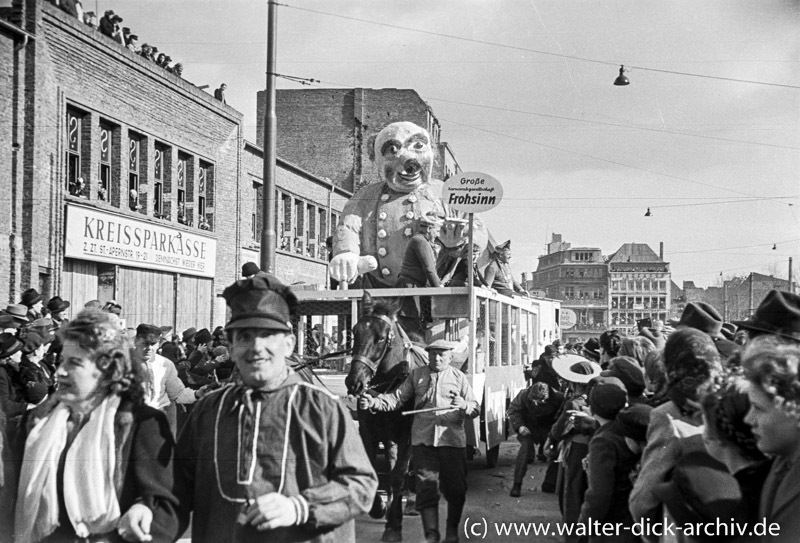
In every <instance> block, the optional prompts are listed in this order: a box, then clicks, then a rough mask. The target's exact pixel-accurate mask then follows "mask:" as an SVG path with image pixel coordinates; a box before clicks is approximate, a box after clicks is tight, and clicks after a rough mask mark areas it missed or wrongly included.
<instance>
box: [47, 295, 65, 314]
mask: <svg viewBox="0 0 800 543" xmlns="http://www.w3.org/2000/svg"><path fill="white" fill-rule="evenodd" d="M69 306H70V303H69V302H67V301H65V300H62V299H61V296H53V297H52V298H50V301H49V302H47V309H49V310H50V312H51V313H59V312H61V311H64V310H65V309H67V308H68V307H69Z"/></svg>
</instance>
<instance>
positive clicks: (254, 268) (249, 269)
mask: <svg viewBox="0 0 800 543" xmlns="http://www.w3.org/2000/svg"><path fill="white" fill-rule="evenodd" d="M260 271H261V268H259V267H258V264H256V263H255V262H245V263H244V264H243V265H242V277H244V278H245V279H250V278H251V277H253V276H254V275H255V274H257V273H258V272H260Z"/></svg>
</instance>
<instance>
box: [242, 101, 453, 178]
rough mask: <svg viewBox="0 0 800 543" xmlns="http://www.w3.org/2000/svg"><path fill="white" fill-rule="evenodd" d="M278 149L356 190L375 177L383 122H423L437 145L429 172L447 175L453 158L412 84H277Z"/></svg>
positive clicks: (261, 109) (436, 122)
mask: <svg viewBox="0 0 800 543" xmlns="http://www.w3.org/2000/svg"><path fill="white" fill-rule="evenodd" d="M265 107H266V93H265V92H259V93H258V101H257V111H258V114H257V117H258V119H257V124H258V135H259V136H258V140H257V141H258V144H259V145H263V141H262V138H263V132H264V130H263V126H264V111H265ZM276 109H277V112H278V139H277V142H276V143H277V153H278V155H279V156H281V157H283V158H285V159H286V160H288V161H290V162H292V163H293V164H296V165H298V166H299V167H301V168H303V169H305V170H308V171H312V172H314V173H315V174H317V175H319V176H321V177H323V178H327V179H330V181H331V182H332V183H333V184H334V185H336V186H337V187H341V188H343V189H345V190H347V191H350V192H355V191H357V190H358V189H359V188H360V187H362V186H364V185H367V184H369V183H374V182H376V181H377V180H378V179H379V178H380V177H379V173H378V171H377V170H375V168H374V167H373V165H372V160H371V154H372V150H371V144H372V141H373V138H374V136H375V135H376V134H377V133H378V132H379V131H380V130H381V129H382V128H383V127H385V126H386V125H387V124H390V123H393V122H398V121H409V122H412V123H415V124H417V125H419V126H421V127H423V128H426V129H427V130H428V132H429V133H430V135H431V143H432V147H433V148H434V149H436V150H437V151H438V153H437V155H438V156H437V158H436V164H435V166H434V171H433V172H432V176H433V178H434V179H446V177H447V175H448V172H449V173H450V174H452V173H457V172H458V171H460V170H459V168H458V162H457V161H456V159H455V156H454V154H453V152H452V150H451V149H450V147H449V146H448V145H447V144H446V143H444V142H442V141H441V128H440V125H439V120H438V119H437V118H436V116H435V115H434V114H433V110H432V109H431V108H430V106H428V104H427V103H426V102H425V101H424V100H423V99H422V98H421V97H420V96H419V94H417V92H416V91H414V90H411V89H361V88H357V89H296V90H295V89H278V91H277V92H276Z"/></svg>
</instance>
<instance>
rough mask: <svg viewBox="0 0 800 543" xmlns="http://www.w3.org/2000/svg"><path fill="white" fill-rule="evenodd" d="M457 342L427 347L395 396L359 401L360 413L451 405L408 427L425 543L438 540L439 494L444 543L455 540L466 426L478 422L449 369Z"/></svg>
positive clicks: (461, 381)
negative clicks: (467, 422)
mask: <svg viewBox="0 0 800 543" xmlns="http://www.w3.org/2000/svg"><path fill="white" fill-rule="evenodd" d="M457 345H458V344H457V343H453V342H449V341H444V340H438V341H434V342H433V343H431V344H430V345H428V346H427V348H426V350H427V351H428V365H427V366H423V367H421V368H416V369H414V370H413V371H412V372H411V373H410V374H409V376H408V377H407V378H406V380H405V381H403V384H402V385H400V388H398V389H397V390H396V391H395V392H393V393H391V394H380V395H378V396H376V397H374V398H373V397H370V396H367V395H364V396H361V398H359V401H358V405H359V408H360V409H374V410H376V411H394V410H397V409H400V408H402V406H403V405H405V404H406V403H407V402H409V401H411V400H414V406H415V407H416V408H417V409H426V408H433V407H439V406H442V405H447V404H448V402H449V405H450V406H451V407H452V408H453V410H448V411H442V412H427V413H419V414H417V415H415V416H414V422H413V423H412V427H411V445H412V447H413V453H412V454H413V462H414V467H415V472H416V475H415V478H416V481H415V483H416V489H417V504H416V506H417V510H418V511H419V512H420V518H421V520H422V529H423V531H424V535H425V541H426V542H428V541H433V542H435V541H439V492H440V491H441V493H442V494H443V495H444V497H445V500H447V523H446V531H445V534H446V535H445V539H444V541H450V542H455V541H458V529H459V525H460V524H461V514H462V512H463V509H464V504H465V503H466V493H467V478H466V473H467V463H466V462H467V460H466V445H467V440H466V433H465V431H464V421H465V419H466V418H467V417H477V416H478V413H479V411H480V410H479V409H478V402H477V401H475V397H474V395H473V393H472V387H470V385H469V382H468V381H467V379H466V377H465V376H464V374H463V373H461V372H460V371H459V370H457V369H455V368H454V367H452V366H451V365H450V362H451V360H452V358H453V349H454V348H455V347H456V346H457Z"/></svg>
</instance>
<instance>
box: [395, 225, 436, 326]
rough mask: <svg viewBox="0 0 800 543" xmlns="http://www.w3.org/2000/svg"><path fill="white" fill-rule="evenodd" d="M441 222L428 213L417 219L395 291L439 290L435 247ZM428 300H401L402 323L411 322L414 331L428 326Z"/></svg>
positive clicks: (419, 297) (422, 297)
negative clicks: (425, 288) (403, 321)
mask: <svg viewBox="0 0 800 543" xmlns="http://www.w3.org/2000/svg"><path fill="white" fill-rule="evenodd" d="M442 224H444V221H443V220H442V219H441V218H440V217H439V216H437V215H436V213H433V212H431V213H428V214H427V215H425V216H424V217H422V218H420V219H419V222H418V223H417V233H416V234H414V235H413V236H412V237H411V240H410V241H409V242H408V246H407V247H406V252H405V254H404V255H403V263H402V264H401V266H400V273H399V274H398V277H397V284H396V286H397V287H398V288H422V287H439V286H441V282H440V281H439V276H438V275H437V274H436V253H435V252H434V245H435V243H436V237H437V236H438V235H439V229H440V228H441V227H442ZM430 303H431V301H430V297H428V296H404V297H403V298H402V300H401V302H400V314H401V315H402V317H401V318H402V319H407V320H409V321H414V323H415V325H413V329H418V328H419V327H420V326H423V327H424V326H425V325H427V324H428V323H430V322H431V320H432V319H431V313H430V311H431V308H430Z"/></svg>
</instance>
